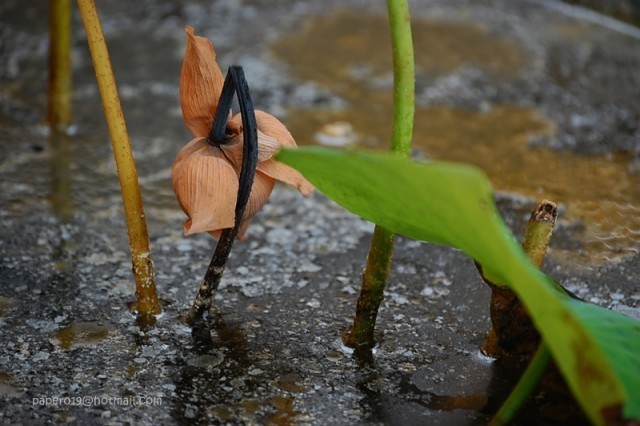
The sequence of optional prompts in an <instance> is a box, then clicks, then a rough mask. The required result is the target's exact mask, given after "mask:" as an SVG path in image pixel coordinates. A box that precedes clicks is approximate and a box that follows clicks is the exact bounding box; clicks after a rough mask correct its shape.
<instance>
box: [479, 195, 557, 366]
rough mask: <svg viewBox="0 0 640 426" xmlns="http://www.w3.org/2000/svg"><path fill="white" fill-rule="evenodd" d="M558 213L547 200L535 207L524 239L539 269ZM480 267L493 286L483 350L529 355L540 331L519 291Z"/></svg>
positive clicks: (523, 246)
mask: <svg viewBox="0 0 640 426" xmlns="http://www.w3.org/2000/svg"><path fill="white" fill-rule="evenodd" d="M557 216H558V212H557V209H556V205H555V203H553V202H551V201H547V200H544V201H542V202H541V203H540V204H538V206H537V207H536V208H535V210H534V211H533V213H532V214H531V217H530V219H529V222H528V223H527V228H526V230H525V233H524V240H523V241H522V248H523V249H524V251H525V252H526V253H527V255H528V256H529V258H530V259H531V261H532V262H533V264H534V265H536V266H537V267H538V268H540V267H541V266H542V262H543V260H544V256H545V254H546V253H547V249H548V247H549V240H550V239H551V234H552V233H553V229H554V227H555V224H556V219H557ZM478 270H479V271H480V274H481V275H482V278H483V279H484V281H485V282H486V283H487V284H488V285H489V286H490V287H491V302H490V303H491V304H490V312H491V325H492V327H491V330H490V331H489V335H488V337H487V341H486V343H485V346H484V350H485V351H486V352H487V353H489V354H490V355H493V356H498V357H500V356H504V355H519V356H524V357H530V356H532V355H533V354H534V352H535V351H536V350H537V348H538V345H539V343H540V333H539V332H538V330H537V329H536V328H535V326H534V325H533V323H532V322H531V318H530V317H529V313H528V312H527V310H526V309H525V307H524V305H523V304H522V303H521V302H520V299H518V297H517V296H516V294H515V293H514V292H513V291H512V290H511V289H510V288H508V287H506V286H502V285H499V283H494V282H491V281H490V280H488V279H487V278H486V277H485V276H484V274H483V272H482V267H481V266H479V265H478Z"/></svg>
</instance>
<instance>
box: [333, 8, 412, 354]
mask: <svg viewBox="0 0 640 426" xmlns="http://www.w3.org/2000/svg"><path fill="white" fill-rule="evenodd" d="M387 11H388V15H389V25H390V28H391V47H392V51H393V129H392V133H391V150H392V151H393V152H396V153H398V154H401V155H405V156H408V155H409V153H410V151H411V138H412V136H413V116H414V110H415V70H414V59H413V40H412V37H411V21H410V18H409V5H408V4H407V1H406V0H387ZM393 240H394V235H393V233H391V232H389V231H387V230H386V229H384V228H381V227H379V226H376V227H375V230H374V232H373V238H372V240H371V247H370V249H369V255H368V257H367V265H366V267H365V270H364V273H363V274H362V288H361V290H360V296H359V297H358V303H357V306H356V316H355V318H354V320H353V326H352V328H351V330H350V331H349V332H347V333H345V335H344V336H343V340H344V342H345V344H346V345H348V346H351V347H354V348H361V347H373V345H374V344H375V340H374V337H373V333H374V329H375V324H376V318H377V316H378V308H379V307H380V303H381V302H382V299H383V298H384V288H385V285H386V281H387V276H388V275H389V270H390V269H391V256H392V254H393Z"/></svg>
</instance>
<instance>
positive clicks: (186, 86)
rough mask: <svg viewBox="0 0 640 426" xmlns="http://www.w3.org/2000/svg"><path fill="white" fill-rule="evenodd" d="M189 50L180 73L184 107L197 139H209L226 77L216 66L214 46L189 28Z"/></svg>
mask: <svg viewBox="0 0 640 426" xmlns="http://www.w3.org/2000/svg"><path fill="white" fill-rule="evenodd" d="M185 32H186V33H187V48H186V51H185V54H184V58H183V60H182V71H181V72H180V106H181V107H182V117H183V118H184V122H185V124H186V125H187V127H188V128H189V130H191V133H193V134H194V136H208V135H209V131H210V130H211V124H212V121H213V116H214V114H215V112H216V107H217V105H218V98H219V97H220V93H221V92H222V85H223V84H224V77H223V75H222V71H220V67H219V66H218V64H217V63H216V52H215V51H214V50H213V44H212V43H211V42H210V41H209V40H207V39H206V38H204V37H199V36H196V35H195V34H194V30H193V28H192V27H185Z"/></svg>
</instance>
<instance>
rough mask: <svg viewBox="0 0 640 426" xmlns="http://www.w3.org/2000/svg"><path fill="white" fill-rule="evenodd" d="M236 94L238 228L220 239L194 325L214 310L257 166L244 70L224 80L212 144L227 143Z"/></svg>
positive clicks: (190, 317)
mask: <svg viewBox="0 0 640 426" xmlns="http://www.w3.org/2000/svg"><path fill="white" fill-rule="evenodd" d="M234 91H235V93H237V95H238V104H239V105H240V112H241V114H242V131H243V136H244V144H243V152H242V169H241V170H240V177H239V179H240V182H239V187H238V197H237V201H236V208H235V225H234V226H233V228H229V229H225V230H224V231H222V235H220V240H219V241H218V245H217V246H216V250H215V252H214V253H213V257H212V258H211V262H210V263H209V267H208V268H207V272H206V274H205V276H204V280H203V282H202V284H200V288H199V289H198V293H197V294H196V298H195V300H194V302H193V305H192V306H191V309H190V310H189V313H188V314H187V315H186V317H185V318H184V321H185V322H186V323H187V324H193V323H194V322H195V321H196V320H197V319H199V318H202V315H203V314H204V313H205V312H206V311H208V310H209V308H210V307H211V298H212V296H213V293H214V292H215V291H216V289H217V288H218V286H219V285H220V280H221V279H222V274H223V273H224V267H225V265H226V263H227V259H228V258H229V253H230V252H231V248H232V247H233V242H234V241H235V239H236V235H238V229H239V228H240V224H241V223H242V216H243V215H244V210H245V207H246V206H247V201H249V194H250V193H251V187H252V186H253V179H254V176H255V173H256V166H257V164H258V125H257V123H256V116H255V112H254V110H253V102H252V101H251V96H250V95H249V87H248V86H247V81H246V80H245V78H244V72H243V71H242V67H239V66H232V67H229V72H228V73H227V77H226V79H225V81H224V86H223V87H222V93H221V94H220V100H219V102H218V108H217V110H216V115H215V117H214V120H213V127H212V129H211V135H210V136H209V143H211V144H212V145H214V146H216V145H217V146H219V145H221V144H224V143H225V142H226V141H225V128H226V125H227V120H228V119H229V110H230V108H231V101H232V100H233V94H234Z"/></svg>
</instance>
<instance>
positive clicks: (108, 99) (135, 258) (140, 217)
mask: <svg viewBox="0 0 640 426" xmlns="http://www.w3.org/2000/svg"><path fill="white" fill-rule="evenodd" d="M78 7H79V9H80V14H81V15H82V23H83V25H84V29H85V31H86V33H87V40H88V42H89V50H90V51H91V58H92V60H93V67H94V69H95V72H96V78H97V80H98V87H99V89H100V95H101V97H102V106H103V108H104V114H105V118H106V120H107V126H108V128H109V134H110V136H111V145H112V146H113V154H114V157H115V160H116V166H117V169H118V178H119V180H120V189H121V192H122V201H123V204H124V211H125V216H126V220H127V229H128V232H129V245H130V247H131V259H132V264H133V276H134V279H135V281H136V303H135V304H134V310H136V311H137V312H138V313H139V314H140V315H141V316H150V315H154V314H158V313H160V311H161V308H160V303H159V302H158V295H157V292H156V285H155V280H154V276H153V261H152V260H151V252H150V250H149V234H148V232H147V222H146V220H145V214H144V208H143V206H142V196H141V194H140V187H139V185H138V172H137V171H136V166H135V162H134V159H133V153H132V152H131V145H130V143H129V135H128V134H127V127H126V124H125V121H124V115H123V114H122V107H121V106H120V97H119V96H118V89H117V86H116V82H115V78H114V76H113V70H112V69H111V62H110V60H109V52H108V50H107V45H106V43H105V40H104V34H103V33H102V27H101V26H100V20H99V19H98V13H97V11H96V7H95V4H94V3H93V0H78Z"/></svg>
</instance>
